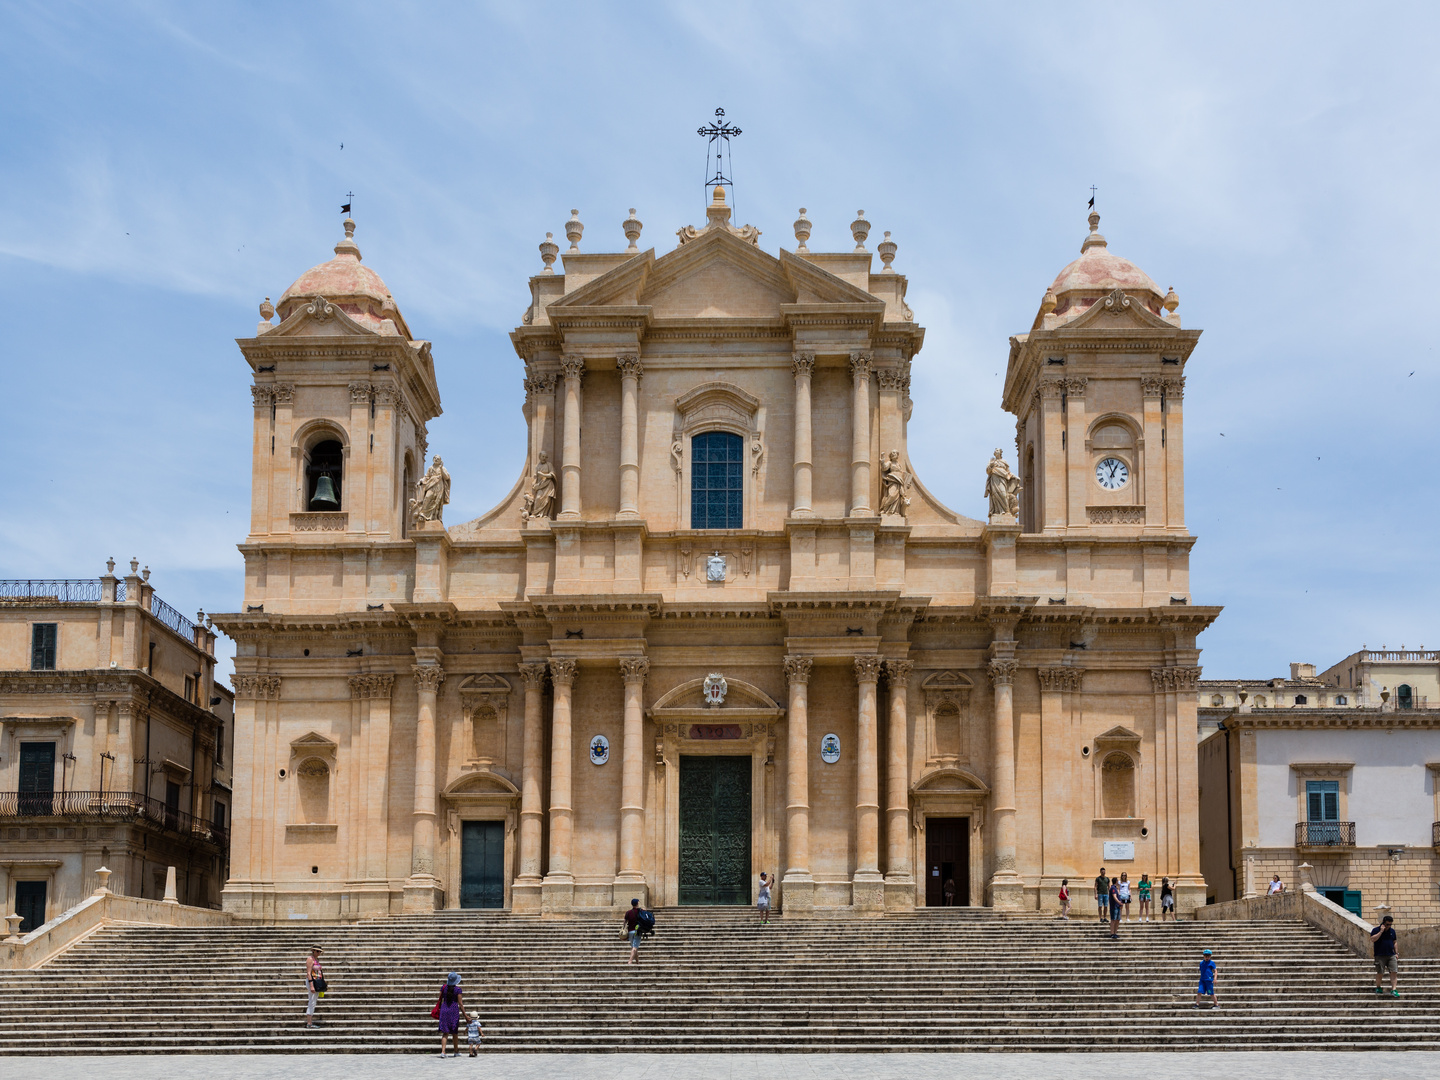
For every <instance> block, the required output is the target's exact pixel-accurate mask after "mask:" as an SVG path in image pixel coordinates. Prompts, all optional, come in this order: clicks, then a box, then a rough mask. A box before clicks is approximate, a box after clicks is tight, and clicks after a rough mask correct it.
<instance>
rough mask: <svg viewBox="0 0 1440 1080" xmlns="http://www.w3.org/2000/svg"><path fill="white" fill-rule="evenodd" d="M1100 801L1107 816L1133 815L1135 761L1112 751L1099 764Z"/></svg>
mask: <svg viewBox="0 0 1440 1080" xmlns="http://www.w3.org/2000/svg"><path fill="white" fill-rule="evenodd" d="M1100 783H1101V791H1100V796H1101V802H1102V804H1103V806H1104V810H1105V816H1106V817H1107V818H1127V817H1134V816H1135V762H1134V761H1132V760H1131V759H1130V757H1129V756H1128V755H1126V754H1121V753H1113V754H1109V755H1108V756H1107V757H1106V758H1105V762H1104V764H1103V765H1101V766H1100Z"/></svg>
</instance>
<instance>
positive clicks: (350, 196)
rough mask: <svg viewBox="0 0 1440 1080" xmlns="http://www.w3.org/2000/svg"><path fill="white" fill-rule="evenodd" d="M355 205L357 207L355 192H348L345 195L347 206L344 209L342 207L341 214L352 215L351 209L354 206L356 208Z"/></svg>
mask: <svg viewBox="0 0 1440 1080" xmlns="http://www.w3.org/2000/svg"><path fill="white" fill-rule="evenodd" d="M354 205H355V193H354V192H353V191H347V192H346V193H345V205H344V206H342V207H340V212H341V213H342V214H348V213H350V207H352V206H354Z"/></svg>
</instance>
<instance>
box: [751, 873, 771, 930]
mask: <svg viewBox="0 0 1440 1080" xmlns="http://www.w3.org/2000/svg"><path fill="white" fill-rule="evenodd" d="M755 910H756V911H757V912H759V914H760V925H761V926H769V925H770V878H769V876H768V875H767V874H766V873H765V871H763V870H762V871H760V895H759V896H758V897H756V898H755Z"/></svg>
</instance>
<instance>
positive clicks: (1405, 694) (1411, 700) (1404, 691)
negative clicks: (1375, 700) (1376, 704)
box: [1395, 683, 1415, 709]
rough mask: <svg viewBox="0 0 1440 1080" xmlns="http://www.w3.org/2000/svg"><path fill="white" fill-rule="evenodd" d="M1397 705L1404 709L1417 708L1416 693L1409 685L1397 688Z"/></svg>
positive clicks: (1403, 684)
mask: <svg viewBox="0 0 1440 1080" xmlns="http://www.w3.org/2000/svg"><path fill="white" fill-rule="evenodd" d="M1395 704H1396V705H1398V706H1399V707H1400V708H1402V709H1413V708H1414V707H1415V692H1414V691H1413V690H1411V689H1410V684H1409V683H1401V684H1400V685H1399V686H1397V687H1396V688H1395Z"/></svg>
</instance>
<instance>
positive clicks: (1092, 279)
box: [1050, 211, 1165, 315]
mask: <svg viewBox="0 0 1440 1080" xmlns="http://www.w3.org/2000/svg"><path fill="white" fill-rule="evenodd" d="M1099 228H1100V215H1099V214H1097V213H1094V212H1093V211H1092V212H1091V214H1090V235H1089V236H1087V237H1086V238H1085V242H1084V243H1083V244H1081V245H1080V257H1079V258H1078V259H1076V260H1075V261H1074V262H1072V263H1071V264H1070V265H1069V266H1067V267H1065V269H1064V270H1061V271H1060V273H1059V274H1058V275H1057V276H1056V278H1055V282H1054V284H1052V285H1051V286H1050V291H1051V292H1053V293H1054V294H1055V298H1056V300H1057V301H1058V302H1059V306H1058V307H1057V308H1056V311H1055V313H1056V314H1057V315H1060V314H1064V313H1065V312H1066V311H1067V309H1070V308H1071V307H1072V306H1075V305H1072V304H1070V303H1066V298H1067V294H1070V296H1072V297H1073V298H1074V300H1075V301H1080V300H1081V299H1082V297H1081V296H1075V294H1077V293H1078V294H1083V297H1085V298H1088V299H1090V300H1091V301H1092V302H1093V301H1094V300H1098V299H1099V298H1100V297H1102V296H1104V295H1105V294H1106V293H1109V292H1113V291H1114V290H1116V289H1124V290H1125V291H1126V292H1127V293H1149V294H1151V295H1150V296H1149V297H1146V306H1147V307H1149V308H1150V309H1151V310H1152V311H1155V312H1156V313H1157V314H1158V313H1159V310H1160V302H1161V301H1162V300H1163V299H1164V296H1165V293H1164V292H1163V291H1162V290H1161V288H1160V286H1158V285H1156V284H1155V281H1154V279H1152V278H1151V277H1150V275H1149V274H1147V273H1145V271H1144V270H1141V269H1140V268H1139V267H1138V266H1136V265H1135V264H1134V263H1132V262H1131V261H1130V260H1129V259H1122V258H1121V257H1120V256H1119V255H1113V254H1111V253H1110V250H1109V246H1108V245H1107V244H1106V242H1105V237H1103V236H1101V235H1100V233H1099V231H1098V230H1099ZM1078 306H1080V307H1082V308H1083V307H1089V304H1085V303H1080V304H1079V305H1078Z"/></svg>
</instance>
